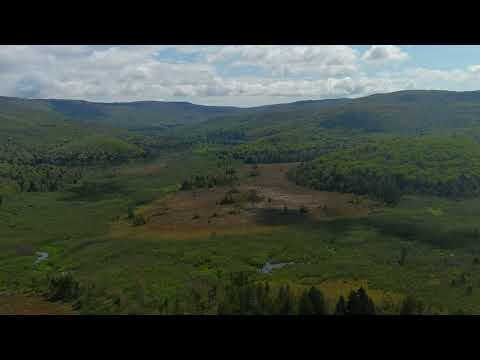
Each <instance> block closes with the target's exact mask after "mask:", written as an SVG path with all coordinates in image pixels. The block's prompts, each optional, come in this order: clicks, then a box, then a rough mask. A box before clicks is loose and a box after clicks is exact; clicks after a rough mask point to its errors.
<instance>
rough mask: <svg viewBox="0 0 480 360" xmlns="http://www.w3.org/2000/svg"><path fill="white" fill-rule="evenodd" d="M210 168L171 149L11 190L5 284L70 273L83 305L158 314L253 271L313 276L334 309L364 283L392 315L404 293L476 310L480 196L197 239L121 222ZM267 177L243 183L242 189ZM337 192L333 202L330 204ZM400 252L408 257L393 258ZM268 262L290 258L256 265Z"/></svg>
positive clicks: (1, 244)
mask: <svg viewBox="0 0 480 360" xmlns="http://www.w3.org/2000/svg"><path fill="white" fill-rule="evenodd" d="M237 165H238V166H240V163H238V164H235V166H237ZM216 166H217V165H216V160H215V159H214V158H213V157H211V156H210V155H209V153H208V152H203V151H197V152H196V153H193V154H191V153H190V154H187V153H185V154H177V155H169V156H167V157H164V158H159V159H156V160H154V161H150V162H145V163H142V164H140V163H136V164H134V165H125V166H121V167H116V168H114V169H111V168H110V169H105V170H104V172H103V173H101V174H99V175H96V177H92V178H91V179H89V181H90V182H94V183H95V182H97V183H99V182H103V183H106V184H107V185H108V188H109V189H111V191H108V192H105V191H102V192H99V193H93V194H92V193H90V194H89V195H88V196H87V195H85V194H83V193H82V192H76V193H68V192H64V193H21V194H14V195H9V196H6V197H5V199H4V202H3V204H2V206H1V207H0V292H2V291H8V292H13V293H15V294H22V293H28V294H30V296H31V294H32V292H33V293H34V294H35V293H36V294H37V295H38V296H39V295H40V294H41V293H42V289H43V288H44V286H45V277H46V275H47V274H49V273H51V272H59V271H71V272H72V273H73V274H74V276H75V278H76V279H78V280H79V281H80V282H81V283H82V284H90V285H91V286H92V289H93V290H92V294H93V295H92V297H94V300H92V301H91V302H90V303H89V306H88V307H86V308H83V309H82V310H81V312H82V313H100V314H107V313H124V314H126V313H160V312H162V311H163V312H165V310H160V308H161V304H162V303H163V302H164V301H165V299H172V298H173V297H174V296H182V294H185V293H186V292H187V291H188V289H189V288H190V287H192V286H195V284H199V283H200V284H201V283H209V282H218V281H223V279H226V277H227V276H228V274H229V273H230V272H235V271H252V272H254V273H256V278H257V279H258V280H259V281H260V280H269V281H270V282H271V283H272V284H280V283H284V282H288V283H291V284H292V286H294V287H296V288H298V289H302V288H303V287H305V286H310V285H317V286H319V287H320V288H321V289H322V290H323V291H324V293H325V294H326V296H327V299H328V300H329V303H330V306H331V307H333V306H334V304H335V302H336V300H337V298H338V296H339V295H340V294H344V295H346V294H347V293H348V292H349V291H350V290H351V289H353V288H356V287H358V286H360V285H364V286H365V287H366V288H367V289H368V292H369V294H371V296H372V297H373V299H374V301H375V303H376V304H377V305H378V306H380V307H382V308H383V309H384V310H385V312H387V313H388V312H395V311H397V310H396V308H395V306H394V305H395V304H398V303H399V302H400V301H401V300H402V299H403V298H404V297H405V296H406V295H408V294H413V295H415V296H416V297H417V298H419V299H420V300H422V301H423V302H425V304H427V305H428V306H430V312H432V313H456V312H459V311H462V312H466V313H476V314H479V313H480V305H479V304H480V290H479V288H480V272H479V271H478V268H479V267H480V265H476V261H475V258H476V257H477V256H479V257H480V250H479V248H478V246H477V243H478V241H477V240H478V239H477V238H478V234H477V231H476V226H477V219H478V216H479V215H480V201H479V200H478V199H470V200H463V201H453V200H443V199H439V198H434V197H414V196H411V197H405V198H404V199H403V200H402V201H401V202H400V203H399V204H398V205H397V206H396V207H393V208H388V207H387V208H378V209H376V211H375V212H374V213H370V214H369V215H368V214H367V213H360V214H359V215H357V216H351V215H352V214H351V213H349V212H348V211H347V212H346V213H339V214H334V215H336V216H331V215H332V214H324V216H319V217H313V218H310V217H308V218H306V219H304V220H302V221H299V222H293V223H288V222H287V223H286V224H275V225H265V226H249V227H246V228H244V229H243V230H239V229H235V228H233V229H230V230H228V231H227V230H225V231H220V230H218V229H215V228H212V229H210V228H206V229H205V231H195V236H194V237H192V236H185V234H183V235H182V233H181V232H178V231H167V230H165V229H160V230H158V229H157V230H155V227H154V226H153V225H152V224H154V222H153V223H147V224H145V225H141V226H136V227H134V226H131V225H127V224H126V222H125V219H126V216H127V211H128V208H129V207H133V208H134V211H135V213H142V212H143V211H147V210H148V209H152V206H153V207H154V206H155V204H158V202H162V201H163V200H162V199H168V198H173V199H175V197H176V196H185V195H182V194H180V193H178V192H177V191H178V190H179V187H180V184H181V182H182V180H184V179H185V178H187V177H189V176H190V175H191V174H207V173H210V172H212V171H215V169H216ZM237 168H238V169H240V167H237ZM260 171H264V174H263V175H262V176H267V179H269V181H266V182H264V183H262V186H261V188H263V189H264V191H267V190H268V189H272V188H273V189H275V186H274V185H275V181H273V180H274V179H273V178H274V176H273V175H272V174H271V173H269V171H274V168H271V169H270V170H269V168H268V166H267V167H264V168H263V169H262V168H261V169H260ZM277 175H278V174H277ZM269 176H270V177H269ZM272 176H273V177H272ZM262 179H264V178H262V177H260V178H259V180H251V181H252V182H253V183H250V184H249V183H248V181H246V180H245V186H247V187H248V186H255V181H260V182H261V181H262ZM249 181H250V180H249ZM267 183H270V188H268V186H267V185H268V184H267ZM257 185H258V183H257ZM276 189H277V192H272V191H270V192H268V194H270V196H272V197H273V198H275V197H276V196H279V194H280V195H282V196H285V193H286V192H287V190H285V188H283V190H282V191H283V192H280V193H279V190H278V189H279V188H278V187H277V188H276ZM288 191H290V192H287V195H288V196H290V198H291V199H292V200H291V201H293V203H291V204H295V206H293V205H291V206H290V207H291V210H292V211H293V210H295V211H298V209H297V208H296V207H297V206H298V205H300V202H296V203H295V199H298V198H297V197H296V196H300V194H296V193H295V192H294V191H293V190H288ZM308 191H314V190H308ZM335 199H337V198H330V200H329V201H332V205H331V206H332V208H333V204H334V203H335ZM273 201H275V199H273ZM174 204H175V201H173V202H172V203H171V205H174ZM348 204H349V203H348V201H345V202H344V206H352V207H354V206H355V205H354V204H351V205H348ZM307 205H308V204H307ZM190 215H191V214H190V213H189V216H190ZM201 215H202V216H204V214H201ZM184 221H185V222H191V221H193V220H192V219H191V218H189V219H184ZM287 225H288V226H287ZM179 240H181V241H179ZM402 249H406V258H405V262H404V264H403V265H400V264H399V259H400V257H401V253H402ZM37 251H45V252H48V253H49V258H48V259H47V260H45V261H43V262H41V263H38V264H36V265H34V262H35V259H36V258H37V256H36V252H37ZM268 259H273V260H274V261H284V262H294V263H295V264H293V265H290V266H286V267H284V268H281V269H277V270H274V271H273V272H272V273H271V274H261V273H260V272H259V271H258V270H259V269H260V268H261V267H262V266H263V264H264V263H265V262H266V261H267V260H268ZM452 280H454V282H455V283H454V284H452ZM93 286H94V288H93ZM470 286H471V287H472V291H468V287H470ZM4 300H5V299H4ZM59 306H63V305H59ZM59 311H60V310H59ZM167 312H168V310H167Z"/></svg>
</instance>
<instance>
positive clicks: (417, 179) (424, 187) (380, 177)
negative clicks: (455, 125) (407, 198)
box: [289, 136, 480, 205]
mask: <svg viewBox="0 0 480 360" xmlns="http://www.w3.org/2000/svg"><path fill="white" fill-rule="evenodd" d="M289 176H290V178H291V179H292V180H293V181H295V182H296V183H297V184H299V185H303V186H309V187H312V188H315V189H318V190H325V191H339V192H345V193H355V194H358V195H369V196H371V197H373V198H375V199H379V200H381V201H384V202H385V203H386V204H389V205H395V204H396V203H397V202H398V201H399V200H400V198H401V196H402V195H403V194H409V193H421V194H428V195H437V196H444V197H450V198H461V197H471V196H476V195H478V194H480V149H479V147H478V144H476V143H475V142H473V141H472V140H468V139H465V138H461V137H457V138H450V137H442V138H437V137H429V136H424V137H422V138H414V139H411V138H410V139H408V138H392V139H388V140H370V141H367V142H366V143H365V144H362V145H358V146H354V147H353V148H348V149H341V150H338V151H334V152H331V153H329V154H327V155H324V156H321V157H318V158H317V159H315V160H313V161H309V162H305V163H303V164H301V165H300V166H299V167H297V168H296V169H294V170H292V171H291V172H290V173H289Z"/></svg>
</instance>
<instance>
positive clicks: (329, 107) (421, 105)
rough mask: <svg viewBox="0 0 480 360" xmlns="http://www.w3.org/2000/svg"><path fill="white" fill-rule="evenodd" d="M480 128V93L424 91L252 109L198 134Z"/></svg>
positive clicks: (411, 131)
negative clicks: (215, 132) (213, 132)
mask: <svg viewBox="0 0 480 360" xmlns="http://www.w3.org/2000/svg"><path fill="white" fill-rule="evenodd" d="M479 125H480V91H474V92H453V91H427V90H422V91H420V90H418V91H399V92H394V93H389V94H377V95H371V96H368V97H363V98H358V99H338V100H318V101H307V102H300V103H292V104H285V105H272V106H267V107H262V108H256V109H247V110H244V111H243V112H240V113H237V114H234V115H228V116H222V117H218V118H215V119H211V120H208V121H206V122H205V123H204V124H202V128H201V129H200V130H198V129H197V131H198V132H201V131H207V132H208V131H213V130H218V129H231V130H232V129H236V130H241V131H244V132H245V133H246V134H247V135H249V136H251V137H255V138H256V137H263V136H271V135H273V134H281V133H287V132H291V131H303V133H304V134H308V133H311V132H312V131H317V132H318V131H326V130H329V129H341V130H344V129H350V130H351V129H356V130H359V131H363V132H367V133H396V134H418V133H424V132H433V131H438V130H444V129H446V130H451V129H461V128H469V127H476V126H479ZM299 129H301V130H299ZM192 130H193V129H192ZM193 131H195V130H193Z"/></svg>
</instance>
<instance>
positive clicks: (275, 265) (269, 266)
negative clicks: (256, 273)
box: [260, 261, 295, 274]
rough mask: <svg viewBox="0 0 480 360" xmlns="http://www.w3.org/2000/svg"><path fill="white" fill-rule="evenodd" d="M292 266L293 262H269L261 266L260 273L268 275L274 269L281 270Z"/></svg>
mask: <svg viewBox="0 0 480 360" xmlns="http://www.w3.org/2000/svg"><path fill="white" fill-rule="evenodd" d="M293 264H295V263H294V262H283V263H271V262H270V261H267V262H266V263H265V265H263V267H262V268H261V269H260V272H262V273H264V274H270V273H271V272H272V270H274V269H281V268H282V267H284V266H287V265H293Z"/></svg>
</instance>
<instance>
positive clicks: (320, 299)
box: [308, 286, 327, 315]
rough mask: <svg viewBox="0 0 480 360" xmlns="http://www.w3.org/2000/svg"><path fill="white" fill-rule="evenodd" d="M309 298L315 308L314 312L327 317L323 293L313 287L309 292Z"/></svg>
mask: <svg viewBox="0 0 480 360" xmlns="http://www.w3.org/2000/svg"><path fill="white" fill-rule="evenodd" d="M308 296H309V298H310V301H311V303H312V306H313V312H314V314H316V315H326V314H327V306H326V302H325V297H324V296H323V294H322V292H321V291H320V290H319V289H317V288H316V287H314V286H312V287H311V288H310V290H309V292H308Z"/></svg>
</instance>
